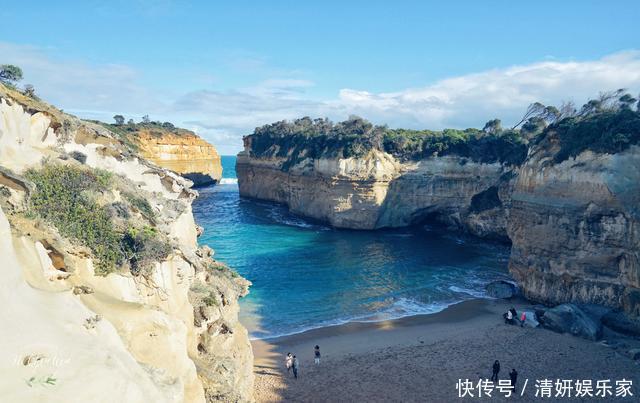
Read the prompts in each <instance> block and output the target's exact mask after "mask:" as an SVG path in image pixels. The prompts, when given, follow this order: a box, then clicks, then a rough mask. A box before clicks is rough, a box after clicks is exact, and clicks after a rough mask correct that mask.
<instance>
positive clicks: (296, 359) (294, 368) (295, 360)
mask: <svg viewBox="0 0 640 403" xmlns="http://www.w3.org/2000/svg"><path fill="white" fill-rule="evenodd" d="M298 365H299V363H298V358H297V357H296V356H295V355H294V356H293V363H292V364H291V368H293V376H294V377H295V378H296V379H298Z"/></svg>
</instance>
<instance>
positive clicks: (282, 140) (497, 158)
mask: <svg viewBox="0 0 640 403" xmlns="http://www.w3.org/2000/svg"><path fill="white" fill-rule="evenodd" d="M250 140H251V141H250V144H251V153H252V154H253V155H255V156H257V157H259V158H260V157H279V158H284V159H285V161H284V163H283V165H282V169H283V170H284V171H288V170H289V169H290V168H291V167H292V166H293V165H295V164H297V163H299V162H301V161H302V160H303V159H304V158H312V159H317V158H335V157H339V158H349V157H360V156H363V155H365V154H366V153H368V152H369V151H371V150H373V149H377V150H381V151H386V152H388V153H390V154H392V155H394V156H395V157H396V158H399V159H402V160H419V159H422V158H428V157H431V156H433V155H435V154H437V155H459V156H462V157H468V158H470V159H472V160H474V161H478V162H488V163H492V162H501V163H507V164H512V165H519V164H521V163H522V162H523V161H524V159H525V157H526V155H527V145H526V142H525V141H524V139H522V138H521V137H520V135H519V133H518V132H517V131H513V130H508V131H501V132H499V133H492V134H488V133H485V132H483V131H481V130H478V129H466V130H454V129H445V130H443V131H431V130H406V129H389V128H387V127H386V126H373V125H372V124H371V123H369V122H367V121H366V120H364V119H361V118H359V117H351V118H349V119H348V120H346V121H344V122H340V123H337V124H333V123H332V122H330V121H329V120H328V119H315V120H311V119H310V118H308V117H305V118H302V119H297V120H294V121H292V122H287V121H281V122H276V123H273V124H271V125H266V126H262V127H259V128H257V129H256V130H255V131H254V133H253V134H252V135H251V136H250Z"/></svg>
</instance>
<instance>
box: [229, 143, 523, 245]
mask: <svg viewBox="0 0 640 403" xmlns="http://www.w3.org/2000/svg"><path fill="white" fill-rule="evenodd" d="M285 163H286V158H271V159H263V158H256V157H253V156H252V154H251V150H250V147H249V146H247V147H246V149H245V151H243V152H242V153H240V154H239V155H238V159H237V166H236V172H237V175H238V185H239V188H240V194H241V195H242V196H245V197H252V198H258V199H264V200H271V201H275V202H278V203H284V204H286V205H287V206H288V207H289V209H290V210H291V211H292V212H293V213H296V214H300V215H303V216H307V217H312V218H315V219H318V220H322V221H325V222H328V223H329V224H331V225H332V226H335V227H338V228H354V229H376V228H386V227H402V226H407V225H412V224H418V223H421V222H425V221H427V220H431V221H437V222H439V223H441V224H445V225H447V226H450V227H454V228H457V229H462V230H465V231H469V232H470V233H472V234H475V235H478V236H482V237H490V238H497V239H506V226H505V225H506V221H505V209H504V208H503V199H504V198H508V195H509V192H508V191H507V192H504V191H503V189H506V188H508V187H509V185H510V183H511V177H512V175H511V171H512V168H511V167H509V166H505V165H502V164H500V163H478V162H474V161H470V160H469V159H468V158H463V157H458V156H443V157H432V158H427V159H424V160H420V161H409V162H401V161H399V160H397V159H396V158H394V157H393V156H391V155H390V154H388V153H385V152H382V151H379V150H372V151H371V152H370V153H368V154H367V155H366V156H363V157H358V158H320V159H310V158H309V159H303V160H301V161H300V162H298V163H297V164H295V165H292V166H290V167H288V169H286V170H285V169H283V166H284V164H285Z"/></svg>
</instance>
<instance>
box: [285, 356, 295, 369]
mask: <svg viewBox="0 0 640 403" xmlns="http://www.w3.org/2000/svg"><path fill="white" fill-rule="evenodd" d="M284 365H286V367H287V372H291V366H292V365H293V356H292V355H291V353H287V357H286V358H285V359H284Z"/></svg>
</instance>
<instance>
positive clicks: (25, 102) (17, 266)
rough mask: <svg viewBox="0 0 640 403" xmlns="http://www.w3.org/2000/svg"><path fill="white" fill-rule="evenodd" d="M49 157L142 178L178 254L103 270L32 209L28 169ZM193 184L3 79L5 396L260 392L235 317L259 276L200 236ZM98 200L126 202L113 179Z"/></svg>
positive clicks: (229, 396) (1, 353) (0, 290)
mask: <svg viewBox="0 0 640 403" xmlns="http://www.w3.org/2000/svg"><path fill="white" fill-rule="evenodd" d="M80 161H82V162H80ZM43 163H55V164H60V165H66V166H74V167H80V168H81V169H102V170H105V171H108V172H110V173H111V174H113V175H115V176H117V177H118V178H119V180H120V181H122V182H123V183H126V184H128V186H130V187H131V188H135V189H137V194H136V196H137V197H140V198H142V199H144V200H147V201H148V203H149V205H150V206H151V208H152V209H153V211H154V214H155V218H154V224H153V228H154V230H155V231H157V232H158V233H161V234H164V235H166V236H167V237H169V238H170V239H171V251H170V253H169V255H168V256H167V257H166V258H165V259H163V260H162V261H156V262H155V263H154V265H153V269H152V270H151V271H150V272H148V273H145V274H144V275H137V276H134V275H132V273H131V272H129V271H125V270H119V271H116V272H113V273H110V274H108V275H106V276H99V275H96V270H95V262H94V259H93V258H92V254H91V252H90V251H89V250H88V249H87V248H85V247H82V246H81V245H78V244H77V243H76V242H74V241H72V240H69V239H66V238H64V237H62V236H61V235H60V232H59V231H58V229H56V228H54V227H52V225H51V224H49V223H48V222H45V221H43V220H41V219H37V218H35V217H33V215H31V214H28V205H29V198H30V195H31V193H32V192H33V191H34V189H35V188H34V185H33V184H32V183H30V182H29V181H28V180H26V179H25V178H24V176H23V174H24V172H25V170H27V169H29V168H35V169H38V168H39V167H41V166H42V164H43ZM189 186H190V184H189V183H188V182H187V181H185V180H184V179H183V178H181V177H180V176H177V175H175V174H174V173H172V172H170V171H167V170H165V169H161V168H159V167H157V166H155V165H153V164H151V163H148V162H147V161H145V160H144V159H140V158H138V157H137V156H135V155H132V154H131V153H130V152H129V151H127V150H125V149H124V148H123V146H122V144H121V143H120V142H119V141H118V140H117V139H116V138H114V137H113V135H112V133H111V132H109V131H107V130H106V129H104V128H103V127H101V126H98V125H94V124H91V123H87V122H84V121H81V120H79V119H76V118H75V117H73V116H70V115H66V114H64V113H62V112H61V111H59V110H57V109H55V108H53V107H51V106H49V105H47V104H44V103H41V102H38V101H35V100H33V99H30V98H26V97H24V96H22V95H21V94H19V93H17V92H15V91H12V90H9V89H7V88H5V87H3V86H2V85H0V256H2V258H3V262H4V264H3V265H1V270H0V271H2V272H3V281H2V282H1V284H0V302H1V303H0V318H1V319H2V321H3V323H2V326H0V340H2V345H1V346H0V373H1V374H2V376H1V377H0V390H2V394H3V398H5V399H6V400H8V401H25V402H29V401H33V402H37V401H79V400H81V401H95V400H102V399H104V397H105V396H109V400H112V401H147V400H152V401H158V402H184V401H188V402H204V401H214V400H226V401H252V400H253V395H252V394H253V390H252V389H253V357H252V352H251V346H250V344H249V340H248V335H247V331H246V329H244V327H243V326H242V325H241V324H240V323H238V320H237V314H238V303H237V299H238V298H239V297H241V296H243V295H244V294H246V292H247V289H248V285H249V284H248V282H247V281H246V280H244V279H242V278H240V277H236V276H233V275H232V274H231V272H230V271H229V269H228V268H226V267H224V266H223V265H221V264H219V263H217V262H215V261H213V260H212V259H211V254H212V253H211V250H210V249H208V248H206V247H202V248H199V247H198V245H197V230H196V225H195V222H194V219H193V215H192V213H191V201H192V200H193V198H194V197H196V195H197V193H196V192H194V191H192V190H190V189H189ZM99 199H100V202H101V203H115V204H118V203H120V205H122V203H121V202H122V199H121V193H120V192H119V191H118V189H115V188H114V189H109V190H106V191H104V192H103V193H102V194H101V195H100V196H99ZM127 214H131V219H135V218H137V217H138V216H139V215H140V213H139V212H136V211H128V212H127ZM27 381H28V382H31V383H32V384H33V385H35V386H34V387H30V386H29V384H28V382H27ZM44 382H53V386H51V387H46V388H44V387H41V385H40V386H39V384H42V383H44ZM47 385H52V384H51V383H48V384H47Z"/></svg>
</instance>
